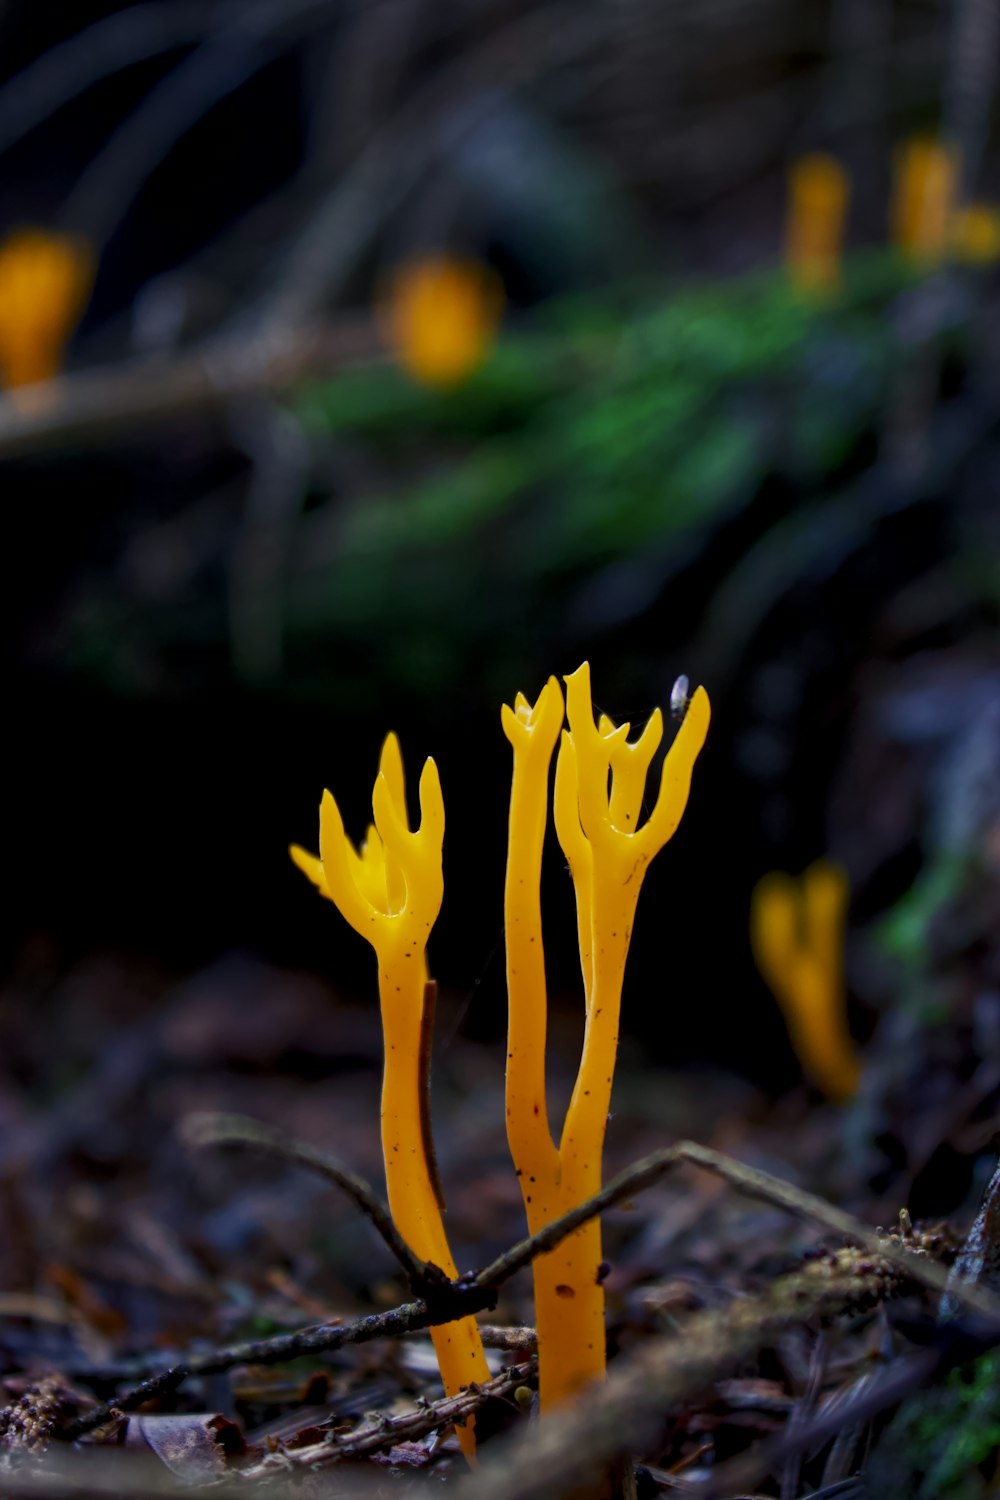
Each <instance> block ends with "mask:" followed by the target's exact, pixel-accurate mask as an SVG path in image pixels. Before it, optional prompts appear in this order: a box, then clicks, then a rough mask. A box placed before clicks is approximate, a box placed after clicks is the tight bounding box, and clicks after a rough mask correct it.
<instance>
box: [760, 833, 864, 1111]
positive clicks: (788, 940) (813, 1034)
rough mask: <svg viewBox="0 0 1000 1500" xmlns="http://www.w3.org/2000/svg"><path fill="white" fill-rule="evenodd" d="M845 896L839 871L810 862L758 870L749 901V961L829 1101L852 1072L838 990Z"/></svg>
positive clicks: (848, 1087) (843, 1091)
mask: <svg viewBox="0 0 1000 1500" xmlns="http://www.w3.org/2000/svg"><path fill="white" fill-rule="evenodd" d="M847 897H848V887H847V877H846V875H845V874H844V872H843V870H842V869H840V868H839V866H837V865H834V864H830V863H829V861H827V860H818V861H817V862H816V863H815V864H813V865H810V866H809V869H808V870H806V872H805V874H804V875H803V876H802V878H801V880H795V879H793V878H792V876H790V875H785V874H782V873H781V872H780V871H775V872H774V873H773V874H770V875H765V876H764V878H763V879H762V880H761V881H759V882H758V884H757V885H756V887H755V888H754V893H753V899H752V901H751V906H750V939H751V945H752V948H753V954H754V958H755V960H756V963H757V967H758V969H759V970H760V972H761V974H762V975H763V977H764V980H765V982H766V983H767V985H768V987H769V988H770V990H771V992H772V993H773V995H774V997H775V999H776V1000H777V1002H778V1004H779V1005H780V1006H781V1010H782V1014H783V1015H784V1018H785V1025H786V1026H787V1027H788V1035H789V1038H790V1040H791V1043H792V1046H793V1047H794V1049H795V1054H796V1056H797V1057H798V1059H799V1061H800V1063H801V1064H802V1068H803V1070H804V1072H805V1073H806V1074H807V1075H808V1076H809V1077H810V1078H811V1079H812V1081H813V1082H814V1083H815V1084H816V1085H817V1086H818V1087H819V1088H820V1089H822V1091H823V1093H824V1094H826V1095H827V1097H828V1098H830V1099H845V1098H848V1097H849V1096H850V1095H851V1094H853V1093H854V1092H855V1090H856V1089H857V1086H858V1076H859V1073H860V1064H859V1062H858V1057H857V1052H856V1050H855V1047H854V1042H853V1041H852V1039H851V1035H850V1032H849V1031H848V1029H847V1015H846V1009H847V1006H846V996H845V993H844V924H845V920H846V913H847Z"/></svg>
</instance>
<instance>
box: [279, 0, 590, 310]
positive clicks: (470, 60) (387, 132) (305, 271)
mask: <svg viewBox="0 0 1000 1500" xmlns="http://www.w3.org/2000/svg"><path fill="white" fill-rule="evenodd" d="M613 19H614V12H613V10H609V11H608V12H607V14H601V13H594V12H589V11H588V13H587V14H586V15H585V14H584V13H583V12H582V10H581V7H580V6H579V4H577V3H576V0H563V3H560V4H550V5H543V6H542V7H540V8H536V9H535V10H532V11H530V12H529V13H528V14H527V15H525V16H523V17H521V18H519V19H518V21H517V22H516V23H514V24H512V25H510V26H507V27H505V28H504V29H502V30H501V31H499V32H497V33H496V34H495V35H492V36H490V37H489V38H488V39H487V41H486V42H485V43H484V45H483V46H482V47H481V48H479V49H477V50H476V51H475V52H472V53H470V54H465V55H463V56H462V57H460V58H458V59H457V60H456V61H455V62H453V63H450V64H448V65H447V66H446V67H443V68H442V69H441V70H440V72H439V73H438V74H437V75H436V76H434V77H432V78H431V79H430V80H429V81H428V82H427V83H426V84H424V85H423V86H422V87H420V88H419V89H417V90H416V91H415V92H414V94H413V95H412V96H411V97H410V99H409V100H408V101H407V102H406V104H405V105H404V106H403V108H402V109H401V110H400V111H399V113H398V115H397V116H396V117H395V118H394V119H392V120H390V121H389V122H388V123H387V124H386V125H384V126H383V127H382V128H381V129H380V130H379V131H378V133H377V134H376V135H375V136H374V138H373V139H372V140H371V141H370V142H369V144H368V145H367V146H366V147H365V149H364V150H363V151H362V152H361V153H360V155H359V156H358V157H357V158H356V160H355V161H354V163H353V164H352V165H351V166H350V167H349V168H348V170H347V171H346V172H345V173H344V175H343V177H342V178H341V179H340V180H339V181H338V182H337V184H336V186H335V187H334V188H333V189H332V191H331V192H330V193H328V194H327V195H325V196H324V197H323V198H322V199H321V201H320V203H319V204H318V206H317V208H316V211H315V212H314V214H313V215H312V216H311V217H310V218H309V219H308V221H307V222H306V224H305V226H304V227H303V229H302V230H301V232H300V234H299V235H298V237H297V238H296V239H295V240H294V241H293V243H292V245H291V248H290V251H289V253H288V255H287V258H286V260H285V264H284V266H283V268H282V271H281V275H280V279H279V281H278V283H277V285H276V286H275V287H274V288H273V289H272V290H271V291H270V292H269V293H268V295H267V297H266V299H265V301H264V303H263V306H262V308H261V310H260V317H261V325H262V326H263V327H265V328H267V329H274V328H277V329H282V330H284V329H289V328H292V329H294V328H300V327H302V326H303V325H305V324H308V322H309V321H310V320H311V319H313V318H315V317H316V315H317V313H318V312H319V311H320V310H321V309H322V308H323V306H324V304H326V303H328V302H329V301H330V299H331V298H332V297H333V296H334V294H335V293H336V292H337V291H338V290H339V289H340V288H341V287H342V286H343V285H344V282H345V281H346V280H347V278H348V277H349V276H350V275H351V273H352V272H353V270H354V268H355V266H356V265H357V264H358V261H359V259H360V257H361V256H362V255H363V254H364V251H365V249H366V247H367V246H368V244H369V243H370V241H371V239H372V237H373V235H374V234H375V232H376V230H377V229H378V228H379V226H380V225H381V224H383V223H384V222H385V220H386V219H387V218H388V217H389V216H390V215H391V214H392V213H394V212H395V211H396V210H397V209H398V208H399V206H400V204H401V203H402V202H403V201H404V199H405V198H406V196H407V194H408V193H410V192H411V191H412V190H413V189H414V188H415V187H416V186H417V185H418V184H419V182H420V181H421V179H422V178H423V177H424V176H425V175H426V174H427V172H428V171H430V169H431V168H432V167H433V166H434V165H435V163H436V162H437V161H439V160H440V159H441V158H442V157H443V156H446V155H447V154H448V152H449V151H451V150H452V149H453V148H454V147H455V146H456V144H458V143H459V142H460V141H461V140H462V138H463V137H464V136H465V135H466V134H467V133H468V131H469V130H470V129H471V128H472V127H473V126H474V125H475V124H477V123H478V121H479V120H480V119H481V118H483V117H485V116H487V115H489V113H490V112H491V111H493V110H494V109H496V108H497V105H498V103H499V102H500V101H501V100H502V99H504V98H505V97H506V96H507V95H509V94H510V93H512V92H514V91H515V90H517V89H519V88H523V87H524V86H525V84H527V83H528V82H530V81H531V79H532V78H534V77H536V76H537V75H538V73H539V72H541V71H542V70H543V69H544V68H546V67H551V66H553V65H555V64H556V63H558V62H563V61H565V60H566V59H567V58H568V57H573V56H575V55H576V54H577V53H579V51H580V50H581V49H583V48H587V47H592V46H593V45H594V44H595V42H599V40H600V38H601V35H602V31H603V29H606V28H607V27H608V26H609V25H611V23H612V21H613Z"/></svg>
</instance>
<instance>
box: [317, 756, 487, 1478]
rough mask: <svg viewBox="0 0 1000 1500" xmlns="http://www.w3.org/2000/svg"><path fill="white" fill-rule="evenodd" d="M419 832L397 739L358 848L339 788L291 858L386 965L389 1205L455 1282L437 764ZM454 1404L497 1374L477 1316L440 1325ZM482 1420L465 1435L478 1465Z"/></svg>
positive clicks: (441, 1357) (430, 772)
mask: <svg viewBox="0 0 1000 1500" xmlns="http://www.w3.org/2000/svg"><path fill="white" fill-rule="evenodd" d="M419 797H420V826H419V828H417V829H415V830H411V829H410V827H409V823H408V819H407V813H406V790H405V781H404V774H403V761H402V757H401V755H400V749H399V741H398V740H397V739H396V736H395V735H392V734H391V735H389V737H388V739H387V740H386V742H385V745H384V746H383V749H382V757H381V761H380V763H379V773H378V776H377V778H376V781H375V787H374V791H373V792H372V812H373V814H374V819H375V821H374V824H373V826H371V827H370V828H369V829H368V833H367V836H366V838H365V841H364V843H363V844H362V845H361V847H360V849H359V850H356V849H355V848H354V845H353V844H352V843H351V841H350V840H349V839H348V837H347V835H346V833H345V832H344V824H343V820H342V818H341V815H340V810H339V808H338V807H337V804H336V802H335V801H334V799H333V797H332V796H331V795H330V793H329V792H324V793H323V800H322V803H321V805H320V857H319V858H318V859H317V858H316V856H315V855H312V854H309V853H307V852H306V850H304V849H300V848H298V847H297V846H293V848H292V850H291V854H292V858H293V859H294V860H295V862H296V864H297V865H298V866H299V868H300V869H301V870H303V871H304V873H305V874H306V875H308V876H309V878H310V880H312V881H313V883H314V884H315V885H316V886H317V888H318V889H319V891H320V892H321V894H323V895H324V896H327V897H328V898H329V899H330V900H331V901H332V902H333V903H334V905H335V906H336V907H337V908H338V910H339V911H340V912H341V914H342V915H343V916H344V917H345V918H346V920H347V921H348V922H349V923H350V925H351V926H352V927H353V928H354V930H355V932H357V933H359V934H360V935H361V936H362V937H364V938H367V940H368V941H369V942H370V943H371V945H372V947H373V948H374V949H375V953H376V956H377V958H378V985H379V998H380V1002H381V1011H382V1031H383V1037H384V1045H385V1069H384V1073H383V1077H382V1153H383V1156H384V1158H385V1175H386V1188H387V1191H388V1196H389V1207H390V1210H391V1212H392V1217H393V1219H394V1220H395V1223H396V1227H397V1228H398V1229H399V1231H400V1233H401V1234H402V1236H403V1238H404V1239H405V1240H406V1243H407V1244H408V1245H409V1247H410V1249H411V1250H412V1251H413V1252H414V1254H415V1255H418V1256H419V1257H420V1258H421V1260H424V1261H427V1262H429V1263H431V1264H433V1265H435V1266H438V1267H439V1268H440V1269H441V1270H442V1271H444V1272H445V1274H446V1275H447V1276H449V1277H451V1278H452V1279H454V1277H455V1275H456V1268H455V1262H454V1260H453V1258H452V1254H451V1250H450V1248H449V1245H448V1239H447V1236H446V1234H445V1229H444V1222H443V1219H442V1208H443V1205H442V1202H441V1199H440V1193H439V1189H438V1183H437V1173H436V1168H435V1165H434V1155H433V1150H432V1147H431V1142H430V1131H429V1125H428V1120H427V1113H426V1097H425V1082H426V1052H425V1049H426V1046H427V1042H428V1030H429V1022H430V1019H431V1018H430V1016H429V1014H428V1006H429V1004H430V1003H431V994H432V990H431V988H430V986H429V985H428V974H427V958H426V944H427V939H428V937H429V936H430V932H431V928H432V927H433V926H434V922H435V920H436V919H437V915H438V912H439V910H440V908H441V900H442V896H443V894H444V877H443V874H442V862H441V856H442V845H443V840H444V801H443V799H442V796H441V783H440V780H439V778H438V772H437V767H436V765H435V764H434V762H433V760H428V761H427V762H426V763H425V765H424V768H423V771H422V773H421V776H420V790H419ZM431 1338H432V1339H433V1341H434V1348H435V1352H436V1354H437V1358H438V1364H439V1365H440V1368H441V1378H442V1381H443V1383H444V1388H445V1391H446V1392H447V1394H448V1395H449V1396H452V1395H455V1394H456V1393H457V1392H458V1391H460V1390H461V1389H462V1388H463V1387H465V1386H467V1385H469V1384H470V1383H471V1382H473V1381H485V1380H488V1379H489V1378H490V1372H489V1369H488V1367H487V1364H486V1357H485V1355H484V1353H483V1346H482V1341H481V1339H480V1336H479V1330H478V1328H477V1326H476V1321H475V1319H474V1318H471V1317H466V1318H461V1319H459V1320H458V1321H456V1322H452V1323H446V1324H443V1325H442V1326H440V1327H437V1328H432V1329H431ZM473 1428H474V1422H473V1421H471V1420H470V1421H469V1422H468V1423H466V1426H465V1427H464V1428H459V1429H458V1436H459V1441H460V1443H461V1444H462V1447H463V1449H464V1451H465V1453H466V1456H467V1457H469V1458H472V1456H473V1455H474V1453H475V1434H474V1430H473Z"/></svg>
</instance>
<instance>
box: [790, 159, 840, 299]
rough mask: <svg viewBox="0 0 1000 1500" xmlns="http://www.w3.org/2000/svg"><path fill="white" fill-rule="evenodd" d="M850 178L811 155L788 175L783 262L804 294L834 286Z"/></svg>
mask: <svg viewBox="0 0 1000 1500" xmlns="http://www.w3.org/2000/svg"><path fill="white" fill-rule="evenodd" d="M849 198H850V178H849V177H848V175H847V172H846V171H845V170H844V168H843V167H842V166H841V164H840V162H839V161H837V159H836V157H834V156H827V155H825V154H824V153H822V152H814V153H811V154H810V155H808V156H801V157H799V159H798V160H797V161H795V162H793V163H792V166H791V168H790V170H789V173H788V216H787V221H786V225H785V264H786V266H787V267H788V271H789V274H790V275H791V278H792V281H793V282H794V283H795V285H796V286H797V287H799V288H800V290H802V291H804V292H822V291H829V290H831V289H832V288H834V287H836V286H838V285H839V282H840V263H841V254H842V251H843V243H844V228H845V225H846V222H847V205H848V200H849Z"/></svg>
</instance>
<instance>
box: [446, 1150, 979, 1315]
mask: <svg viewBox="0 0 1000 1500" xmlns="http://www.w3.org/2000/svg"><path fill="white" fill-rule="evenodd" d="M681 1163H689V1164H690V1165H692V1166H697V1167H702V1168H704V1170H705V1171H707V1172H714V1173H715V1175H716V1176H717V1177H722V1178H724V1179H725V1180H726V1181H727V1182H728V1183H729V1184H730V1185H731V1186H732V1187H734V1188H736V1189H737V1190H738V1191H739V1192H741V1193H746V1194H747V1196H748V1197H751V1198H760V1199H762V1200H763V1201H764V1202H765V1203H772V1204H774V1205H775V1206H776V1207H778V1208H783V1209H785V1211H786V1212H787V1213H790V1214H794V1215H795V1217H796V1218H799V1219H805V1220H807V1221H810V1222H812V1223H815V1224H821V1225H822V1226H823V1227H824V1229H829V1230H831V1231H832V1232H833V1233H834V1234H837V1235H842V1236H843V1237H844V1239H847V1240H853V1241H855V1243H857V1244H859V1245H863V1246H864V1247H865V1248H866V1249H867V1250H869V1251H870V1252H871V1253H872V1254H874V1255H878V1256H881V1257H882V1259H884V1260H886V1261H889V1262H890V1263H891V1264H892V1265H894V1266H895V1267H896V1268H897V1269H898V1270H899V1271H901V1272H903V1274H904V1275H906V1276H907V1277H909V1278H910V1279H911V1280H913V1281H919V1282H922V1283H923V1285H924V1286H927V1287H930V1288H931V1289H932V1290H933V1291H937V1292H943V1291H944V1290H945V1288H946V1287H947V1288H948V1289H949V1291H951V1292H954V1293H955V1294H956V1296H957V1297H959V1299H960V1300H961V1301H962V1302H963V1303H964V1304H965V1305H966V1306H967V1307H970V1308H973V1309H975V1311H976V1312H978V1313H982V1314H983V1315H984V1316H985V1317H988V1318H991V1319H993V1320H995V1321H997V1322H998V1323H1000V1298H997V1297H994V1296H992V1295H991V1294H990V1293H989V1292H986V1291H984V1290H983V1289H982V1288H980V1287H977V1286H973V1285H971V1284H963V1285H961V1286H952V1285H950V1284H949V1277H948V1272H947V1271H946V1270H945V1269H944V1268H943V1267H942V1266H940V1265H938V1264H937V1262H936V1261H933V1260H931V1259H930V1258H929V1257H928V1256H927V1255H926V1253H924V1252H922V1251H920V1250H919V1249H917V1250H915V1249H913V1248H910V1247H909V1246H907V1245H906V1244H904V1243H903V1242H901V1241H900V1240H899V1239H896V1238H894V1237H893V1236H891V1235H886V1234H879V1233H877V1232H876V1231H875V1230H873V1229H871V1228H870V1227H869V1226H868V1225H867V1224H864V1223H863V1222H862V1221H861V1220H860V1219H856V1218H855V1217H854V1216H853V1214H848V1213H845V1212H844V1210H843V1209H841V1208H835V1207H834V1205H833V1204H832V1203H827V1202H826V1200H825V1199H823V1198H818V1197H817V1196H816V1194H815V1193H809V1192H806V1191H805V1189H804V1188H799V1187H795V1186H794V1185H793V1184H792V1183H790V1182H784V1181H782V1179H781V1178H780V1177H773V1176H771V1174H770V1173H768V1172H762V1171H760V1170H759V1168H757V1167H750V1166H747V1165H746V1163H745V1162H740V1161H736V1160H735V1159H734V1158H733V1157H731V1156H724V1155H723V1154H722V1152H721V1151H713V1150H712V1148H711V1147H710V1146H701V1145H699V1144H698V1143H697V1142H696V1141H678V1142H677V1144H676V1145H674V1146H666V1147H664V1149H663V1150H662V1151H654V1152H653V1153H652V1154H651V1155H650V1156H646V1157H644V1158H643V1159H642V1160H641V1161H638V1162H636V1163H635V1164H634V1165H633V1166H631V1167H626V1168H625V1170H624V1171H623V1172H619V1174H618V1176H617V1177H614V1178H612V1180H611V1181H610V1182H609V1183H608V1184H607V1186H606V1187H604V1188H602V1189H601V1191H600V1192H599V1193H597V1194H595V1195H594V1197H593V1198H589V1199H588V1200H587V1201H586V1202H585V1203H581V1204H580V1205H579V1206H578V1207H577V1208H573V1209H570V1211H569V1212H568V1213H565V1214H563V1215H562V1216H561V1217H560V1218H558V1219H553V1221H552V1223H551V1224H547V1225H546V1226H545V1228H544V1229H540V1230H539V1231H538V1233H537V1234H533V1235H530V1236H529V1237H528V1238H527V1239H524V1240H521V1242H520V1243H519V1244H517V1245H514V1246H513V1247H512V1248H511V1249H510V1250H507V1251H505V1252H504V1253H503V1255H499V1256H497V1258H496V1260H494V1261H492V1262H491V1263H490V1264H489V1265H488V1266H486V1267H485V1269H484V1270H482V1271H480V1272H479V1273H478V1274H477V1275H476V1276H475V1277H474V1278H473V1280H474V1282H475V1284H476V1285H478V1286H500V1285H501V1283H502V1282H504V1281H507V1280H509V1278H510V1277H511V1276H513V1275H514V1273H515V1272H516V1271H520V1270H521V1269H522V1268H523V1267H524V1266H526V1265H528V1264H529V1262H530V1261H532V1260H534V1258H535V1256H536V1255H542V1254H544V1253H545V1252H546V1251H549V1250H552V1249H554V1247H555V1246H556V1245H558V1244H559V1243H560V1242H561V1241H562V1240H564V1239H565V1238H566V1236H567V1235H568V1234H571V1233H572V1232H573V1230H574V1229H578V1228H579V1227H580V1225H581V1224H585V1223H586V1222H587V1220H588V1219H592V1218H594V1217H595V1216H596V1215H597V1214H600V1213H603V1212H604V1210H605V1209H606V1208H612V1207H613V1206H614V1205H615V1204H616V1203H621V1202H623V1201H625V1200H626V1199H628V1198H630V1197H632V1196H633V1194H635V1193H639V1192H642V1191H643V1190H644V1189H645V1188H648V1187H651V1186H652V1185H653V1183H654V1182H657V1181H658V1180H659V1178H661V1177H662V1176H664V1174H665V1173H667V1172H669V1171H670V1170H671V1169H672V1168H673V1167H676V1166H678V1165H680V1164H681Z"/></svg>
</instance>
